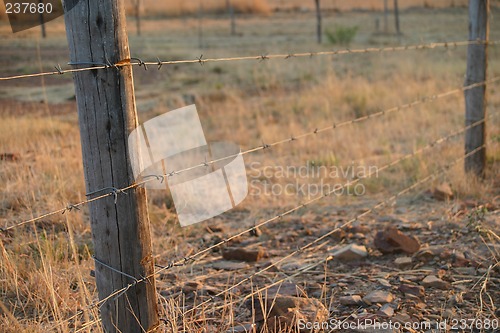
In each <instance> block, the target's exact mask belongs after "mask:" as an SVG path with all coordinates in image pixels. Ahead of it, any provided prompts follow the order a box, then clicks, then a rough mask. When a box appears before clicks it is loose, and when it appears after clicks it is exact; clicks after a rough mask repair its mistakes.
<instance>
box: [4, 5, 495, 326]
mask: <svg viewBox="0 0 500 333" xmlns="http://www.w3.org/2000/svg"><path fill="white" fill-rule="evenodd" d="M325 2H326V1H325ZM163 3H165V2H163ZM262 3H264V2H262ZM269 3H270V5H271V6H272V5H273V3H271V1H270V2H269ZM371 3H373V2H371ZM337 4H338V5H340V4H341V2H337ZM162 6H163V5H162ZM186 6H187V5H186ZM214 6H215V5H214ZM163 8H164V7H163ZM172 8H174V9H172V10H179V8H184V7H181V6H180V5H178V4H176V5H172ZM186 8H187V7H186ZM191 8H192V10H194V11H196V10H197V7H196V6H195V5H193V7H191ZM207 8H208V5H207ZM214 8H215V7H214ZM183 10H184V9H181V11H180V12H179V13H184V12H183ZM171 13H172V14H169V15H177V14H174V12H171ZM432 14H433V15H430V13H429V12H425V11H424V12H419V11H416V12H415V13H413V12H409V13H408V14H407V15H406V16H403V18H402V22H405V24H407V25H405V26H404V27H405V29H404V30H405V31H408V32H407V33H406V35H405V37H404V38H406V39H405V40H404V42H409V43H411V42H415V41H417V42H418V41H420V40H423V41H428V40H433V41H434V40H464V39H466V35H464V34H465V33H466V14H465V11H464V10H460V9H455V10H454V11H439V12H436V13H432ZM376 15H379V14H378V13H377V14H376ZM434 15H438V18H436V17H435V16H434ZM330 19H331V18H330V17H327V19H326V20H325V21H326V22H325V24H326V25H333V24H344V25H348V24H358V25H359V26H360V33H359V35H358V36H357V38H356V40H355V44H354V45H353V46H352V48H355V47H364V46H366V45H370V46H373V45H377V46H378V45H385V44H394V43H396V41H395V40H392V39H391V38H392V37H390V36H375V35H373V34H372V32H373V31H372V22H373V16H372V13H354V14H349V15H348V14H345V15H342V16H340V17H334V19H332V20H330ZM332 21H334V22H332ZM297 22H300V24H297ZM443 22H445V23H446V24H443ZM226 23H227V22H221V21H220V20H216V19H213V20H207V22H206V36H208V37H207V39H208V42H207V43H209V44H210V45H211V48H209V49H208V50H204V51H203V53H204V54H205V55H206V57H208V56H223V55H241V54H261V53H262V54H264V53H267V52H272V53H277V52H280V53H281V52H285V53H286V52H288V51H290V50H306V51H307V50H313V49H329V46H322V47H318V46H316V45H315V44H314V38H313V36H314V21H313V18H311V17H309V16H308V15H306V16H296V15H290V16H286V15H283V16H280V15H276V16H275V17H273V19H272V20H269V19H268V18H262V17H261V18H248V20H245V21H242V22H241V23H239V29H241V30H242V31H244V34H243V36H241V38H240V37H238V38H235V39H231V40H229V39H228V37H227V34H224V33H222V31H225V30H223V29H226V28H227V24H226ZM58 24H60V23H58ZM492 24H493V25H494V26H493V28H492V34H493V36H492V38H493V39H494V38H498V37H499V36H497V34H498V32H499V31H500V29H499V26H498V22H492ZM193 26H196V21H195V20H194V19H179V20H177V19H169V20H154V21H146V22H145V32H146V33H147V34H146V37H143V38H135V37H134V36H131V44H132V47H131V49H132V50H133V52H136V54H137V53H139V54H138V55H140V56H141V57H144V58H145V59H154V57H155V56H161V57H162V58H169V59H172V58H194V56H199V54H200V50H198V49H197V43H196V41H195V36H196V32H193V30H192V29H189V27H193ZM57 27H58V28H59V31H49V32H50V33H51V34H49V36H50V37H49V40H47V41H42V42H41V47H42V55H41V58H42V59H41V60H42V63H44V64H45V63H47V64H50V65H51V66H52V63H53V62H60V63H64V61H65V59H66V54H65V45H64V33H63V32H62V29H61V27H62V26H61V25H58V26H57ZM0 28H1V30H2V32H3V33H4V34H6V33H5V31H7V27H6V26H5V25H4V26H2V27H0ZM309 28H311V29H310V31H311V34H309V33H308V31H309V30H307V29H309ZM53 29H54V30H55V28H53ZM165 30H168V31H169V32H170V33H169V34H168V36H165V34H164V31H165ZM306 30H307V31H306ZM35 33H36V32H26V33H25V34H24V35H19V36H23V37H22V38H24V39H10V40H3V41H2V51H3V52H5V53H1V52H2V51H0V54H2V57H5V58H2V59H1V60H2V62H5V63H8V64H10V63H11V62H12V61H13V59H12V58H13V57H14V56H13V55H12V54H9V53H6V52H7V50H12V49H14V48H19V49H21V50H23V52H20V55H25V54H34V53H35V51H34V44H35V43H34V42H33V41H34V36H35ZM495 34H496V35H495ZM3 46H5V47H3ZM57 50H59V51H60V52H59V53H57V52H56V51H57ZM44 51H45V52H46V53H44ZM491 52H492V56H491V58H492V59H497V58H498V55H499V51H498V49H495V48H492V50H491ZM54 54H55V55H54ZM58 57H60V58H58ZM7 58H8V59H7ZM23 61H24V62H23ZM33 63H34V61H33V59H32V58H31V57H28V58H27V59H24V60H20V61H17V55H16V62H15V66H16V67H15V70H16V71H17V70H24V71H27V70H29V69H33V68H35V70H36V68H37V66H36V65H34V64H33ZM47 66H48V65H47ZM2 68H10V67H8V66H2ZM464 68H465V49H464V48H457V49H453V48H450V49H449V50H426V51H409V52H405V53H399V54H396V53H395V54H371V55H359V56H345V57H335V58H331V57H323V58H321V57H316V58H314V57H313V58H311V59H309V58H307V59H289V60H287V61H286V62H285V61H266V62H257V61H256V62H245V63H223V64H206V65H205V66H197V65H196V66H178V67H173V66H172V67H169V68H167V72H159V73H157V72H154V71H152V70H150V71H148V72H142V69H138V70H137V71H136V72H135V78H136V86H137V95H138V103H139V111H140V117H141V118H142V120H146V119H149V118H151V117H153V116H155V115H158V114H161V113H164V112H166V111H168V110H170V109H174V108H176V107H180V106H183V105H185V104H186V103H187V99H189V98H186V95H189V96H187V97H192V96H194V97H195V99H196V104H197V106H198V110H199V112H200V116H201V118H202V123H203V126H204V130H205V132H206V133H207V137H208V140H209V141H215V140H225V141H233V142H236V143H238V144H239V145H240V146H241V147H242V148H243V149H246V148H250V147H255V146H258V145H261V144H262V142H266V143H269V142H274V141H277V140H280V139H283V138H285V137H288V136H291V135H297V134H300V133H302V132H306V131H310V130H313V129H314V128H317V127H319V128H321V127H322V126H327V125H328V124H331V123H332V122H340V121H342V120H348V119H353V118H355V117H359V116H361V115H365V114H369V113H373V112H377V111H379V110H381V109H386V108H390V107H393V106H397V105H400V104H403V103H407V102H411V101H413V100H416V99H418V98H420V97H422V96H427V95H432V94H434V93H437V92H443V91H447V90H449V89H453V88H456V87H459V86H461V85H462V84H463V72H464ZM164 69H165V68H164ZM9 70H10V69H9ZM166 73H168V74H166ZM499 74H500V67H499V64H498V63H496V62H495V61H494V60H493V61H491V62H490V75H491V76H493V75H499ZM70 79H71V78H70V77H57V78H53V79H51V80H49V79H48V80H47V81H46V82H45V84H46V85H48V86H49V87H50V86H52V85H53V86H64V85H67V86H68V89H71V85H69V84H68V83H69V82H70ZM61 80H66V81H61ZM19 84H20V86H18V87H15V86H10V85H9V86H8V88H9V89H4V88H7V86H5V85H2V95H3V94H7V95H6V96H7V97H10V98H14V96H18V95H19V92H24V93H25V94H27V90H26V86H30V87H31V88H33V86H35V88H34V89H35V90H36V86H41V85H42V84H41V82H40V81H30V82H23V83H19ZM47 88H48V87H47ZM16 89H17V90H16ZM31 91H32V90H30V92H31ZM48 91H50V89H48ZM54 91H56V92H57V91H59V90H57V89H54ZM41 95H42V94H39V93H35V92H34V91H33V94H32V95H31V94H30V98H31V102H26V103H20V102H18V101H12V100H2V106H1V111H2V122H0V153H3V152H13V153H18V154H20V156H21V158H20V159H19V160H18V161H16V162H4V161H0V181H1V183H2V184H4V185H3V186H4V190H3V191H2V192H1V193H0V225H4V224H10V223H13V222H14V221H19V220H22V219H26V218H29V217H32V216H37V215H39V214H41V213H44V212H46V211H50V210H53V209H58V208H61V207H65V206H66V205H67V204H68V202H77V201H80V200H82V199H83V198H84V194H83V193H84V191H85V189H84V185H83V175H82V174H83V173H82V167H81V154H80V143H79V137H78V126H77V119H76V114H75V112H74V104H72V102H69V107H68V106H67V105H66V104H64V105H48V106H46V105H44V104H41V103H40V102H39V100H38V98H40V97H39V96H41ZM4 98H5V96H4ZM49 100H51V98H50V96H49ZM499 107H500V95H499V94H498V89H496V86H492V87H490V89H489V112H491V113H493V112H496V111H495V110H498V108H499ZM67 108H69V109H70V111H69V112H68V111H67ZM463 110H464V102H463V97H462V95H461V94H458V95H456V96H453V97H448V98H445V99H441V100H438V101H435V102H430V103H427V104H425V105H423V106H418V107H416V108H413V109H410V110H406V111H403V112H400V113H396V114H392V115H388V116H386V117H382V118H378V119H373V120H370V121H369V122H366V123H361V124H357V125H352V126H348V127H345V128H341V129H338V130H336V131H332V132H330V133H324V134H321V135H318V136H317V137H314V138H311V139H307V140H301V141H297V142H295V143H293V144H291V145H282V146H279V147H276V148H273V149H271V150H268V151H265V152H261V153H257V154H250V155H247V156H246V157H245V161H246V163H247V166H248V171H249V180H250V181H252V180H256V181H257V187H256V188H261V189H262V186H264V183H269V184H278V185H281V186H283V185H286V184H288V183H295V182H296V181H299V182H301V183H311V184H315V183H317V182H318V179H315V178H305V179H304V178H301V179H297V177H294V176H289V177H277V176H276V177H270V178H267V177H260V176H262V175H260V176H259V170H258V169H257V168H252V167H251V165H252V163H259V165H260V167H261V168H265V167H286V166H297V167H299V166H304V165H307V164H308V163H311V162H314V163H315V165H322V166H327V167H333V166H335V167H348V166H350V165H352V163H354V164H355V165H360V166H381V165H383V164H385V163H387V162H389V161H391V160H394V159H395V158H398V157H400V156H402V155H403V154H406V153H410V152H412V151H414V150H415V149H417V148H420V147H422V146H424V145H426V144H427V143H429V142H431V141H433V140H435V139H437V138H439V137H441V136H444V135H447V134H448V133H450V132H451V131H454V130H456V129H458V128H461V127H462V126H463V112H464V111H463ZM49 115H51V116H49ZM499 124H500V121H499V119H498V117H497V118H495V119H494V120H491V122H490V123H489V126H488V136H489V137H490V138H492V139H493V141H494V143H492V144H491V145H490V146H489V147H488V151H489V155H488V156H489V163H490V168H489V171H488V172H489V174H488V178H487V181H479V180H471V178H469V177H466V176H465V175H464V174H463V171H462V168H461V166H457V167H456V168H453V169H452V170H451V171H450V172H449V173H447V174H446V176H445V178H443V179H440V180H439V181H448V182H450V183H451V184H452V187H453V188H454V190H456V191H457V194H458V198H459V199H471V198H472V199H474V200H487V199H488V196H489V194H490V193H491V191H492V190H495V186H496V184H495V183H494V182H493V181H492V180H494V179H498V178H499V177H500V174H499V172H500V170H499V168H498V167H495V166H498V161H499V160H500V155H499V151H500V140H499V138H500V125H499ZM460 138H461V137H458V138H457V139H456V140H452V141H450V143H447V144H444V145H441V146H439V147H436V148H435V149H433V150H432V151H431V152H429V153H426V154H423V155H421V156H419V157H417V158H415V159H411V160H409V161H407V162H405V163H402V164H401V165H400V166H398V167H394V168H392V169H391V170H390V171H388V172H384V173H380V175H379V176H378V177H377V178H375V179H372V180H368V181H366V182H364V184H365V186H366V189H367V194H366V196H364V197H353V196H342V197H338V198H335V200H332V201H326V202H324V203H323V204H322V205H321V206H320V207H319V208H318V209H327V210H328V211H330V210H332V209H340V207H348V208H349V207H350V206H349V205H355V204H356V205H359V206H358V208H366V207H367V204H366V202H365V200H366V201H367V202H368V201H373V200H376V199H381V198H384V197H386V196H387V195H388V194H390V193H394V192H396V191H399V190H401V189H402V188H404V187H405V186H408V185H410V184H412V183H413V182H414V181H416V180H418V179H420V178H422V177H424V176H426V175H428V174H430V173H433V172H435V171H436V170H437V168H439V167H440V166H444V165H445V164H447V163H448V162H449V161H452V160H453V159H455V158H456V157H458V156H461V154H463V142H462V141H461V139H460ZM345 180H346V179H344V178H343V177H340V178H338V179H337V178H327V179H325V181H326V182H327V183H328V184H338V183H344V182H345ZM430 187H431V185H428V188H430ZM256 188H254V189H253V190H251V193H250V194H251V195H250V196H249V197H248V199H247V200H246V201H245V202H244V204H243V205H242V207H240V208H239V209H237V210H236V211H235V212H233V214H234V215H225V216H223V217H221V219H214V220H212V221H209V222H206V223H203V224H200V225H197V226H194V227H192V228H184V229H180V228H179V227H178V223H177V221H176V218H175V211H174V210H173V209H171V208H169V204H168V202H166V200H165V197H164V194H163V193H153V194H151V198H150V201H151V203H150V216H151V222H152V225H153V228H152V229H153V242H154V253H155V254H156V255H157V256H158V257H157V259H158V261H159V262H161V263H166V262H168V261H170V260H171V259H173V258H182V257H185V256H187V255H189V254H190V253H192V251H193V250H197V249H198V248H203V247H205V246H207V244H210V242H213V240H212V238H211V237H210V234H208V233H207V232H206V229H205V227H206V226H212V225H223V226H224V233H225V234H228V235H229V234H231V233H232V232H234V231H235V230H242V228H244V227H248V226H249V225H252V224H253V223H254V221H256V220H259V218H265V217H269V216H272V215H274V214H276V213H279V212H281V211H283V210H284V209H285V208H286V207H291V206H294V205H296V204H299V203H300V202H302V201H303V199H304V197H301V196H299V195H296V194H293V193H292V194H290V195H280V196H274V195H269V196H257V195H256V193H255V191H256ZM424 189H425V188H424ZM252 191H253V192H252ZM348 208H347V209H348ZM246 210H248V211H246ZM352 210H353V211H355V210H356V209H355V208H353V209H352ZM301 214H302V213H301ZM304 215H305V214H304ZM301 218H304V219H307V218H306V217H304V216H298V217H297V219H301ZM224 219H225V220H224ZM228 220H230V221H231V222H232V221H237V222H238V223H231V222H228ZM87 221H88V212H87V210H86V208H84V209H83V210H82V211H76V212H72V213H70V214H65V215H58V216H54V217H52V218H49V219H44V220H42V221H40V222H39V223H36V224H34V225H29V226H26V227H23V228H20V229H18V230H15V231H14V232H13V233H12V234H8V235H3V234H1V236H0V237H1V238H0V253H1V254H0V256H1V258H2V259H1V260H0V326H1V327H2V329H3V330H4V331H5V332H23V331H29V332H73V331H74V330H75V328H81V324H82V322H92V320H94V319H95V318H97V313H96V312H95V311H94V312H93V313H90V314H86V315H85V316H83V317H82V318H79V320H77V321H71V322H64V319H65V318H69V317H70V316H71V315H73V314H74V313H76V311H78V310H79V309H82V308H84V307H85V306H86V305H87V304H90V303H92V302H93V301H94V300H95V298H96V294H95V285H94V281H93V278H91V276H90V274H89V272H90V270H91V269H92V268H93V263H92V260H91V259H90V255H91V254H92V244H91V237H90V226H89V225H88V222H87ZM363 222H367V221H363ZM321 223H323V222H321ZM367 223H368V222H367ZM285 227H286V226H283V228H285ZM200 235H201V236H200ZM489 235H490V236H491V239H489V242H497V241H496V240H495V239H496V238H494V235H492V234H489ZM315 259H316V258H308V260H311V261H313V260H315ZM190 268H191V270H192V271H190V270H182V269H180V270H176V271H175V274H176V276H177V278H178V280H177V281H174V280H173V278H172V276H168V275H162V276H161V277H160V278H159V279H158V281H159V282H158V285H159V291H163V290H165V289H166V288H170V287H172V284H179V285H182V283H183V282H184V281H187V280H192V279H200V280H203V281H207V280H209V279H213V280H215V281H218V283H219V284H218V285H217V288H218V290H223V289H224V288H225V287H227V286H230V285H231V284H233V283H234V282H235V280H236V279H238V278H241V276H237V277H234V276H231V275H230V274H227V275H226V274H224V273H218V274H219V275H220V276H215V274H214V275H211V276H206V275H205V271H204V268H203V261H202V262H201V264H200V265H197V266H193V267H190ZM251 272H252V268H250V269H248V270H245V271H243V272H239V273H241V275H244V274H249V273H251ZM275 278H276V277H275V276H274V275H266V276H265V277H264V278H263V279H262V281H258V282H259V283H260V285H265V283H268V281H269V280H272V279H275ZM331 279H332V280H333V279H335V277H331ZM221 280H224V281H225V283H221V282H220V281H221ZM173 281H174V282H173ZM245 288H246V289H244V291H248V290H249V289H251V288H252V286H245ZM327 289H329V287H326V286H325V291H324V294H325V295H326V293H327ZM184 297H185V295H183V294H182V293H181V294H177V295H174V296H172V297H168V296H161V297H160V301H161V304H162V305H163V306H162V307H161V308H162V311H163V313H162V315H163V316H164V317H165V318H167V319H169V320H170V321H171V325H173V326H174V328H180V327H182V328H185V329H186V330H187V331H189V332H202V330H203V329H204V327H207V326H208V325H214V326H211V327H216V328H214V331H217V330H222V331H223V330H224V329H226V328H229V327H231V326H232V325H234V324H236V323H237V321H238V313H236V312H235V311H234V310H233V307H232V306H230V305H228V304H229V300H230V297H233V296H232V295H227V299H223V300H221V303H222V304H224V303H225V304H226V306H225V307H223V308H222V310H221V311H219V312H214V310H213V307H210V306H207V307H206V308H205V309H204V310H203V311H199V312H197V313H196V316H193V317H192V318H190V317H184V318H182V319H179V311H180V309H182V307H183V305H185V304H184V303H185V302H186V300H185V299H184ZM198 303H199V301H198ZM325 304H326V305H328V302H327V299H326V296H325ZM58 324H61V326H58V327H57V328H54V325H58ZM95 327H98V325H97V326H95ZM83 331H84V332H100V330H99V329H98V328H94V329H92V330H91V329H86V330H85V329H84V330H83Z"/></svg>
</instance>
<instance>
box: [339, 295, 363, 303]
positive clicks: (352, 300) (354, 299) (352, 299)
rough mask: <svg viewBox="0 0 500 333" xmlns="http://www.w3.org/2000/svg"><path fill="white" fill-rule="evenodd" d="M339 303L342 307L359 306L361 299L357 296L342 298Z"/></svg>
mask: <svg viewBox="0 0 500 333" xmlns="http://www.w3.org/2000/svg"><path fill="white" fill-rule="evenodd" d="M339 302H340V304H342V305H359V304H361V303H362V299H361V296H359V295H350V296H342V297H340V298H339Z"/></svg>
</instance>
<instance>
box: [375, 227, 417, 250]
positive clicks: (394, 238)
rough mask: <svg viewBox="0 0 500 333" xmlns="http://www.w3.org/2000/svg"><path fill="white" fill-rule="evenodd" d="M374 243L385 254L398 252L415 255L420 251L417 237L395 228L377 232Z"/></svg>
mask: <svg viewBox="0 0 500 333" xmlns="http://www.w3.org/2000/svg"><path fill="white" fill-rule="evenodd" d="M373 242H374V245H375V247H376V248H377V249H378V250H379V251H380V252H382V253H384V254H388V253H398V252H405V253H408V254H413V253H415V252H417V251H418V250H419V249H420V242H419V241H418V240H417V239H416V238H415V237H412V236H407V235H405V234H404V233H402V232H401V231H399V230H398V229H396V228H394V227H389V228H387V229H386V230H384V231H379V232H377V234H376V235H375V239H374V241H373Z"/></svg>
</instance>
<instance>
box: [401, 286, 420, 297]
mask: <svg viewBox="0 0 500 333" xmlns="http://www.w3.org/2000/svg"><path fill="white" fill-rule="evenodd" d="M398 289H399V291H401V292H402V293H404V294H410V295H415V296H418V297H424V296H425V288H424V287H423V286H417V285H413V284H406V283H405V284H402V285H400V286H399V288H398Z"/></svg>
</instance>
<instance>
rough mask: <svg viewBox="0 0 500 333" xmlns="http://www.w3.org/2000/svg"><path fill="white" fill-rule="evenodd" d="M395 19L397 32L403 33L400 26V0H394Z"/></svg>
mask: <svg viewBox="0 0 500 333" xmlns="http://www.w3.org/2000/svg"><path fill="white" fill-rule="evenodd" d="M394 21H395V24H396V34H398V36H399V35H401V29H400V27H399V6H398V0H394Z"/></svg>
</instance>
